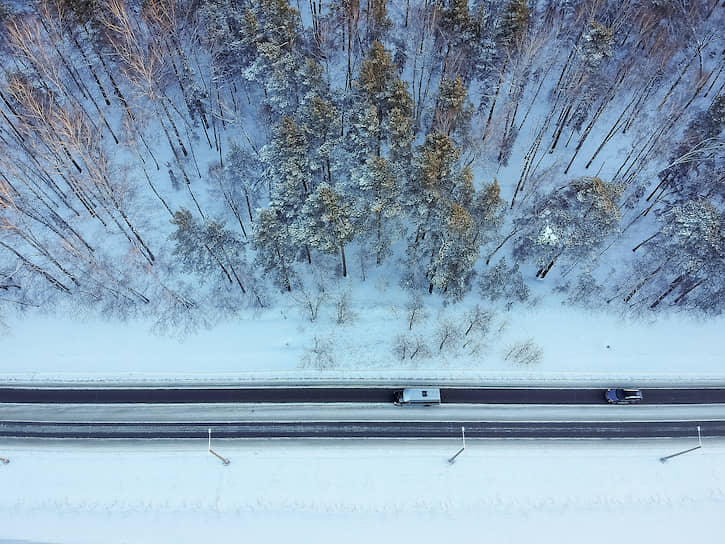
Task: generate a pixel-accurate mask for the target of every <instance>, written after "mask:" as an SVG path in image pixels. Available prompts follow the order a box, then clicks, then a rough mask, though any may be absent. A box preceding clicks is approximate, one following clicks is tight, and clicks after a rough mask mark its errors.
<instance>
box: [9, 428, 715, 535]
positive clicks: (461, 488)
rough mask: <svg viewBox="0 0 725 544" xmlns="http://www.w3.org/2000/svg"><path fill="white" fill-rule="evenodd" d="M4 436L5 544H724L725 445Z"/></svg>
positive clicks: (711, 441) (620, 442) (645, 442)
mask: <svg viewBox="0 0 725 544" xmlns="http://www.w3.org/2000/svg"><path fill="white" fill-rule="evenodd" d="M691 442H692V441H687V440H656V441H639V440H625V441H578V442H570V441H543V442H542V441H529V440H467V443H466V450H465V451H464V453H463V454H461V455H460V456H459V457H458V458H457V460H456V462H455V463H454V464H449V463H448V462H447V459H448V458H449V457H450V456H451V455H453V454H454V453H455V452H456V450H457V449H458V448H459V447H460V441H453V440H415V441H408V440H405V441H403V440H401V441H387V440H374V441H373V440H367V441H358V440H349V441H340V440H338V441H335V442H333V441H313V440H307V441H301V440H294V441H291V440H266V441H239V440H220V441H213V442H212V447H213V449H215V451H218V452H219V453H220V454H221V455H223V456H225V457H227V458H229V459H230V460H231V464H230V465H228V466H223V465H222V463H221V462H220V461H219V460H218V459H217V458H215V457H213V456H212V455H210V454H209V453H208V452H207V442H206V441H205V440H200V441H198V442H192V441H188V442H179V441H158V442H157V443H148V442H146V443H139V442H134V441H119V442H104V443H95V442H94V443H89V442H43V443H38V442H33V441H15V440H3V441H1V442H0V453H1V454H2V455H3V456H6V457H8V458H9V459H10V463H9V464H7V465H2V464H0V482H1V484H0V485H1V488H2V493H0V542H2V541H3V539H9V540H13V539H18V540H20V539H22V540H24V541H31V542H48V543H50V542H53V543H73V544H82V543H89V544H91V543H92V544H96V543H98V542H100V541H103V542H107V543H109V544H110V543H134V544H143V543H146V542H148V543H159V542H174V543H180V542H200V541H203V542H213V541H217V542H223V541H235V542H253V543H256V542H301V543H307V542H310V543H328V542H330V543H331V542H346V543H358V542H359V543H366V544H367V543H371V542H381V541H387V540H389V539H394V540H403V541H405V542H430V541H442V540H443V539H445V541H456V540H459V539H462V540H461V541H470V542H498V543H514V542H541V543H549V542H551V543H554V542H556V543H569V542H582V541H583V542H587V543H591V544H595V543H610V542H612V535H627V536H626V540H627V541H628V542H632V541H634V542H657V543H658V544H666V543H673V544H674V543H680V542H689V541H699V542H719V541H720V536H721V531H722V514H723V512H724V511H725V442H724V441H720V440H708V439H707V438H705V439H704V442H705V446H704V447H703V448H702V449H700V450H696V451H694V452H691V453H687V454H685V455H682V456H679V457H675V458H673V459H670V460H669V461H667V462H666V463H661V462H660V461H659V458H660V457H662V456H664V455H669V454H671V453H675V452H677V451H679V450H683V449H686V448H689V447H692V446H693V445H694V444H693V443H691Z"/></svg>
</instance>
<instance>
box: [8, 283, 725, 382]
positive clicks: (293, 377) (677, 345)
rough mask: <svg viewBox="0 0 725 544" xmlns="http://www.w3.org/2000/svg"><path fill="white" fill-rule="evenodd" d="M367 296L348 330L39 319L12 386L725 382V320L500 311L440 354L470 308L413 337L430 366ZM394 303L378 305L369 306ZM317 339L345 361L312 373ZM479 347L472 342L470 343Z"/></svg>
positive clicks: (545, 309)
mask: <svg viewBox="0 0 725 544" xmlns="http://www.w3.org/2000/svg"><path fill="white" fill-rule="evenodd" d="M374 294H375V293H374V292H373V290H372V289H368V290H365V291H359V292H358V293H356V294H355V295H356V298H355V300H356V301H357V305H356V306H353V309H354V310H355V311H356V312H357V314H358V316H357V317H356V318H355V321H354V322H352V323H349V324H345V325H339V324H336V322H335V319H334V316H333V315H332V313H333V310H332V309H331V308H326V307H325V306H323V308H322V310H321V315H320V317H319V318H318V320H317V321H316V322H314V323H311V322H310V321H308V320H307V319H305V317H304V315H303V314H301V313H300V312H299V311H298V309H297V308H288V309H286V310H284V311H283V313H279V312H275V311H269V312H266V313H261V314H257V315H254V316H247V317H242V318H240V319H238V320H235V321H226V322H222V323H219V324H217V325H216V326H214V327H213V328H211V329H202V330H200V331H198V332H197V333H195V334H191V335H188V336H185V337H184V338H183V339H179V338H178V337H176V336H168V335H158V334H154V333H152V332H151V331H150V329H151V326H150V323H148V322H145V321H141V320H138V321H128V322H123V323H119V322H113V321H111V322H104V321H101V320H98V319H82V318H78V317H76V318H75V319H73V318H69V317H67V316H55V317H52V316H50V317H48V316H39V317H33V316H32V315H31V316H27V317H25V318H22V319H18V320H15V321H13V322H12V325H11V327H10V329H9V330H8V331H5V332H3V333H0V342H1V344H2V354H1V355H0V379H2V380H3V381H5V382H7V383H11V382H16V383H17V382H27V381H47V380H54V381H78V380H81V381H105V382H107V381H109V380H111V381H119V380H120V381H125V382H145V381H156V382H158V381H165V380H172V381H175V382H199V381H202V382H221V383H234V382H248V381H258V382H260V381H262V382H275V381H277V382H295V381H318V382H320V381H337V382H351V383H359V382H361V381H367V382H371V380H372V381H375V380H378V381H379V380H381V379H382V380H386V379H390V380H396V379H409V380H410V379H412V380H415V381H421V380H422V381H426V380H428V381H430V380H439V381H443V382H445V383H451V382H455V381H459V382H463V383H480V382H482V381H483V380H485V382H484V383H492V384H503V385H515V384H519V383H524V384H542V385H546V384H549V383H557V384H558V383H562V382H571V383H572V384H574V385H584V384H592V385H597V386H598V385H607V384H608V383H611V380H615V381H618V382H622V383H625V384H626V382H628V381H632V380H634V381H636V382H637V383H639V384H657V383H663V384H669V383H676V382H690V383H702V384H714V385H719V384H723V383H725V367H723V364H722V353H721V352H720V350H719V349H717V346H720V345H721V339H722V331H723V330H725V318H723V317H718V318H708V319H707V320H705V319H700V318H697V317H693V316H691V315H687V314H685V313H673V314H670V315H659V316H657V320H654V319H652V320H646V319H644V318H638V317H629V318H623V317H622V316H620V315H617V314H615V313H597V312H593V311H591V310H589V311H585V310H580V309H576V308H568V307H564V306H562V305H560V304H559V303H558V302H557V301H556V300H555V299H553V298H552V302H551V303H549V304H543V303H542V304H539V305H537V306H534V307H517V308H514V310H512V311H510V312H500V313H496V314H495V317H494V319H493V323H492V326H491V331H490V332H489V333H488V334H487V335H486V336H485V337H481V338H480V339H474V341H473V343H472V345H474V346H475V350H469V348H463V349H461V348H457V349H448V348H447V347H446V348H444V349H443V350H440V351H439V350H438V349H437V348H438V343H437V341H436V339H435V338H436V334H437V332H438V328H439V326H440V323H441V322H442V321H445V320H450V321H453V322H455V323H457V324H458V326H459V327H461V328H464V327H465V322H464V318H463V317H462V316H463V314H464V313H465V311H464V309H462V308H460V307H458V306H453V307H441V308H439V309H435V308H433V309H431V310H429V311H428V317H427V318H426V319H425V320H421V322H420V323H417V324H416V325H415V326H414V328H413V332H414V333H415V334H416V335H418V336H419V337H420V338H423V339H424V340H425V341H426V342H427V343H428V345H429V346H430V349H431V355H430V356H429V357H428V358H425V359H420V360H418V359H414V360H411V359H406V360H402V361H401V360H399V359H397V358H396V357H395V356H394V354H393V350H392V345H393V341H394V337H395V335H396V334H399V333H404V332H407V326H406V320H405V317H404V313H405V309H404V307H403V305H404V302H403V301H397V300H396V299H395V298H394V297H392V296H390V295H391V293H390V292H387V293H383V294H382V295H381V294H378V295H377V297H379V298H376V299H371V296H373V295H374ZM366 300H367V301H370V300H382V301H389V302H387V303H386V302H381V303H377V304H370V302H368V303H367V304H365V301H366ZM314 338H319V339H321V340H322V341H323V342H327V343H328V345H329V352H330V354H331V357H332V359H333V361H334V365H333V366H332V368H330V369H326V370H324V371H321V370H318V369H316V368H310V367H309V366H307V367H306V366H305V365H304V362H305V360H306V356H308V355H309V352H310V348H311V345H312V342H313V339H314ZM525 339H532V340H533V342H534V343H535V344H536V345H538V346H540V347H541V349H542V351H543V354H542V358H541V361H540V362H538V363H535V364H530V365H523V364H516V363H515V362H513V361H511V360H505V351H506V347H507V346H509V345H510V344H512V343H514V342H516V341H521V340H525ZM469 347H470V344H469Z"/></svg>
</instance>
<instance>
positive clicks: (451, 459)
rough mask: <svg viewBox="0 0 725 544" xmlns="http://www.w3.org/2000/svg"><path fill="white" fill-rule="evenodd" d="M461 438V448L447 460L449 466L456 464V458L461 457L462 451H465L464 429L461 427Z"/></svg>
mask: <svg viewBox="0 0 725 544" xmlns="http://www.w3.org/2000/svg"><path fill="white" fill-rule="evenodd" d="M461 436H462V437H463V447H462V448H461V449H460V450H458V451H457V452H456V454H455V455H454V456H453V457H451V458H450V459H448V462H449V463H450V464H451V465H452V464H453V463H455V462H456V457H458V456H459V455H461V454H462V453H463V451H464V450H465V449H466V428H465V427H461Z"/></svg>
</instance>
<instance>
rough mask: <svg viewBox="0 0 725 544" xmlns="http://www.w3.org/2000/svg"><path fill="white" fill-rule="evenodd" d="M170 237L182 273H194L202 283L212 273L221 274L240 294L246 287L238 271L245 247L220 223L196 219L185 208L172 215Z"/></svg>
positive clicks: (242, 264)
mask: <svg viewBox="0 0 725 544" xmlns="http://www.w3.org/2000/svg"><path fill="white" fill-rule="evenodd" d="M171 223H172V224H173V225H174V226H175V227H176V231H174V232H173V233H172V234H171V239H172V240H173V241H174V243H175V247H174V251H173V253H174V255H176V256H177V257H178V258H179V260H180V261H181V264H182V266H183V268H184V270H185V271H187V272H191V273H194V274H195V275H197V276H198V277H199V279H200V280H201V281H202V282H204V281H206V279H207V278H208V276H209V275H210V274H212V273H213V272H214V271H221V272H222V274H223V277H224V278H225V279H226V280H227V281H228V282H229V284H234V283H236V284H237V285H238V286H239V288H240V289H241V290H242V292H243V293H246V292H247V291H246V288H245V287H244V284H243V283H242V279H241V278H240V276H239V273H238V272H237V267H242V268H245V261H244V244H243V242H242V241H241V240H239V239H238V238H237V237H236V236H235V235H234V234H233V233H232V232H231V231H229V230H227V229H226V228H225V227H224V224H223V223H218V222H216V221H207V222H205V223H202V222H200V221H199V220H197V219H195V218H194V217H193V216H192V214H191V212H190V211H189V210H187V209H184V208H181V210H179V211H177V212H175V213H174V217H173V219H172V220H171Z"/></svg>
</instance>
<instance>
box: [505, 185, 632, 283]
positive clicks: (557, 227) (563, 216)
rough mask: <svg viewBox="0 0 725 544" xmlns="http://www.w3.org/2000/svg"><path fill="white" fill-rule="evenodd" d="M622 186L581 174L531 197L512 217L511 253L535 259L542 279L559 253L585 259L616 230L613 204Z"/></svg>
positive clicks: (616, 210) (616, 214)
mask: <svg viewBox="0 0 725 544" xmlns="http://www.w3.org/2000/svg"><path fill="white" fill-rule="evenodd" d="M622 190H623V187H622V186H621V185H619V184H615V183H611V182H606V181H603V180H601V179H600V178H597V177H586V176H585V177H581V178H577V179H574V180H573V181H571V182H569V183H568V184H567V185H565V186H563V187H561V188H558V189H554V190H553V191H552V192H550V193H548V194H547V195H545V196H543V197H540V198H539V199H537V200H535V201H534V202H533V203H532V204H531V205H530V206H529V207H528V208H527V209H526V210H525V211H523V212H522V214H521V215H520V216H519V217H518V218H517V219H515V221H514V223H515V229H516V230H517V231H518V232H519V235H518V238H517V239H516V241H515V243H514V250H513V254H514V256H515V257H516V259H517V260H519V261H525V260H534V261H535V262H536V264H537V265H538V266H539V270H538V271H537V273H536V277H537V278H541V279H543V278H544V277H545V276H546V274H547V273H548V272H549V270H551V268H552V267H553V266H554V264H555V263H556V262H557V261H558V260H559V259H560V258H561V257H562V256H565V257H566V258H568V259H570V260H573V261H580V260H581V259H586V258H588V257H590V256H591V255H592V254H593V252H594V250H596V249H597V248H598V247H599V246H600V245H601V244H602V243H603V242H604V240H606V238H607V237H608V236H609V235H610V234H611V233H613V232H615V231H616V230H617V229H618V228H619V221H620V218H621V213H620V210H619V207H618V205H617V201H618V200H619V198H620V196H621V194H622Z"/></svg>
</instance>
